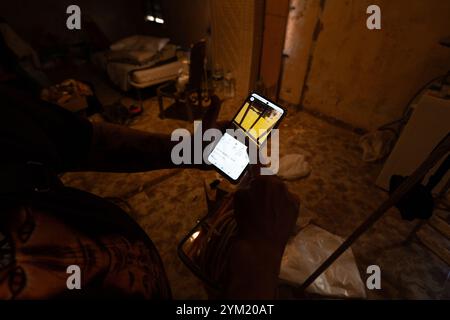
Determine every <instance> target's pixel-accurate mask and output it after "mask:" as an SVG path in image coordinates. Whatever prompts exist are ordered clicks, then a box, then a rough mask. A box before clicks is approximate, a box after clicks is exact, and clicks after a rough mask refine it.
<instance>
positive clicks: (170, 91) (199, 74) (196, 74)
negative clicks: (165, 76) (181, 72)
mask: <svg viewBox="0 0 450 320" xmlns="http://www.w3.org/2000/svg"><path fill="white" fill-rule="evenodd" d="M205 56H206V41H205V40H203V39H202V40H200V41H198V42H197V43H195V44H194V45H192V46H191V54H190V63H189V80H188V83H187V84H186V87H185V89H184V91H182V92H179V91H178V90H177V87H176V81H177V80H175V81H170V82H167V83H165V84H163V85H161V86H159V87H158V88H157V90H156V92H157V96H158V104H159V111H160V112H159V117H160V118H161V119H163V118H164V105H163V98H164V97H165V98H170V99H173V100H175V104H176V105H178V106H181V105H183V106H184V108H185V110H186V114H187V117H188V120H189V121H193V120H194V113H193V108H195V107H197V109H201V107H202V106H203V102H205V101H209V100H210V96H211V94H212V92H210V91H208V90H205V88H204V83H205V80H206V79H205ZM200 116H201V115H200Z"/></svg>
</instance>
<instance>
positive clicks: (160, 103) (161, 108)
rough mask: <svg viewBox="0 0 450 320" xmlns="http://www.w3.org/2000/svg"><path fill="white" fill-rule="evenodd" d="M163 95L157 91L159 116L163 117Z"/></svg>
mask: <svg viewBox="0 0 450 320" xmlns="http://www.w3.org/2000/svg"><path fill="white" fill-rule="evenodd" d="M163 103H164V102H163V97H162V95H161V94H160V93H159V92H158V105H159V118H160V119H164V104H163Z"/></svg>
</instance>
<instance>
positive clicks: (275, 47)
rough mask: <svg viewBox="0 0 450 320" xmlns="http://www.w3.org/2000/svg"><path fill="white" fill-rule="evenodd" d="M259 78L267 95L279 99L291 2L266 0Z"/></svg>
mask: <svg viewBox="0 0 450 320" xmlns="http://www.w3.org/2000/svg"><path fill="white" fill-rule="evenodd" d="M265 2H266V3H265V16H264V32H263V44H262V52H261V66H260V70H259V77H260V80H261V81H262V83H263V85H264V88H265V95H266V96H267V97H268V98H270V99H273V100H276V99H277V98H278V90H279V80H280V73H281V65H282V56H283V47H284V39H285V32H286V23H287V15H288V12H289V0H266V1H265Z"/></svg>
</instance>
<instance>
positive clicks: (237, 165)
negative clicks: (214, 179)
mask: <svg viewBox="0 0 450 320" xmlns="http://www.w3.org/2000/svg"><path fill="white" fill-rule="evenodd" d="M285 114H286V111H285V110H284V109H283V108H282V107H281V106H279V105H277V104H276V103H274V102H272V101H270V100H269V99H267V98H265V97H263V96H261V95H259V94H257V93H251V94H250V95H249V96H248V97H247V99H246V100H245V102H244V104H243V105H242V107H241V108H240V109H239V110H238V112H237V113H236V115H235V116H234V118H233V120H232V123H231V128H230V129H233V130H234V132H237V133H238V136H240V137H242V136H244V137H245V141H242V139H237V138H236V135H231V134H229V133H225V134H224V135H223V136H222V137H221V138H220V140H219V141H218V142H217V144H216V145H215V146H214V148H213V150H212V151H211V153H210V154H209V156H208V161H209V162H210V163H211V164H212V165H213V166H214V167H215V168H216V169H217V171H218V172H220V173H221V174H222V175H223V176H224V177H225V178H227V179H228V180H229V181H231V182H232V183H238V182H239V181H240V179H241V178H242V177H243V175H244V173H245V172H246V169H247V168H248V165H249V164H250V158H249V154H248V150H249V148H248V147H249V144H250V143H253V144H255V145H256V147H257V148H260V147H262V146H263V145H264V143H265V142H266V141H267V138H268V137H269V135H270V132H271V131H272V130H273V129H274V128H276V127H277V126H278V125H279V123H280V121H281V119H282V118H283V117H284V115H285ZM227 131H228V130H227Z"/></svg>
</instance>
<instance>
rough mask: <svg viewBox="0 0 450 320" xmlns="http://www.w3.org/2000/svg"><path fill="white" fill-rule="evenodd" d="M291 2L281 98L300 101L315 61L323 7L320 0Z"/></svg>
mask: <svg viewBox="0 0 450 320" xmlns="http://www.w3.org/2000/svg"><path fill="white" fill-rule="evenodd" d="M290 5H291V8H292V9H291V10H290V12H289V16H288V21H287V27H286V39H285V41H284V50H283V52H284V54H285V58H284V61H283V62H284V67H283V74H282V78H281V90H280V98H281V99H282V100H284V101H288V102H290V103H293V104H298V103H299V101H300V96H301V93H302V91H303V85H304V80H305V76H306V71H307V69H308V66H309V62H310V61H311V59H310V58H311V56H310V54H311V53H312V51H313V50H312V46H313V36H314V30H315V28H316V25H317V22H318V19H319V13H320V11H321V6H320V1H317V0H315V1H311V0H291V3H290Z"/></svg>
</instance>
